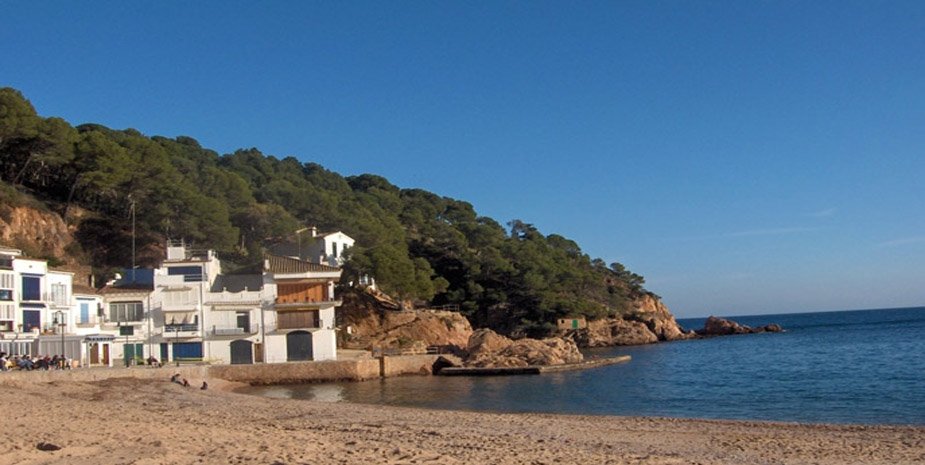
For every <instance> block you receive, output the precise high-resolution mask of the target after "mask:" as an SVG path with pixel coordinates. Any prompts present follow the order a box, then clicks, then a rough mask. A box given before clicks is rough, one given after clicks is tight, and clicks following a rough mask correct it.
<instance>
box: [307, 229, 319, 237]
mask: <svg viewBox="0 0 925 465" xmlns="http://www.w3.org/2000/svg"><path fill="white" fill-rule="evenodd" d="M308 229H309V230H310V231H311V232H312V237H318V227H317V226H312V227H310V228H308Z"/></svg>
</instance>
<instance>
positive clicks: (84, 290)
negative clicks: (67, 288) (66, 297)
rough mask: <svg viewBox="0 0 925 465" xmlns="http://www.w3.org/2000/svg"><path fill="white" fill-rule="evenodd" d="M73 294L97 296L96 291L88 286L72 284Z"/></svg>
mask: <svg viewBox="0 0 925 465" xmlns="http://www.w3.org/2000/svg"><path fill="white" fill-rule="evenodd" d="M73 292H74V294H82V295H97V294H98V292H97V291H96V289H94V288H92V287H90V286H84V285H83V284H74V286H73Z"/></svg>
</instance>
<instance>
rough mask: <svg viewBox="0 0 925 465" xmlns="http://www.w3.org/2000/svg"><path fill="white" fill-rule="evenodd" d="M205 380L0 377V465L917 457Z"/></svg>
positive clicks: (719, 426) (772, 437)
mask: <svg viewBox="0 0 925 465" xmlns="http://www.w3.org/2000/svg"><path fill="white" fill-rule="evenodd" d="M165 373H166V372H165ZM190 381H191V382H192V383H193V384H194V385H198V384H199V383H201V380H190ZM210 383H211V384H212V387H211V388H210V389H209V390H206V391H201V390H199V389H198V388H196V387H193V388H184V387H182V386H179V385H177V384H172V383H170V382H169V381H168V380H167V379H164V380H163V381H160V380H140V379H132V378H114V379H109V380H105V381H98V382H76V381H57V382H52V383H31V382H23V383H16V384H11V385H3V386H0V393H2V396H3V398H4V399H6V402H5V405H4V408H3V414H2V415H0V430H2V431H3V432H4V436H5V438H4V440H3V441H2V442H0V451H2V453H0V464H51V463H62V464H75V465H77V464H188V463H207V464H213V463H214V464H250V463H259V464H328V463H330V464H352V463H382V464H412V463H435V464H438V463H439V464H457V463H459V464H461V463H501V464H553V463H581V464H599V463H609V464H719V463H724V464H848V463H858V464H862V463H863V464H913V463H925V428H921V427H899V426H836V425H802V424H787V423H762V422H738V421H706V420H679V419H662V418H633V417H589V416H568V415H531V414H492V413H473V412H456V411H438V410H421V409H409V408H398V407H382V406H370V405H357V404H345V403H339V404H329V403H318V402H310V401H302V400H283V399H267V398H259V397H254V396H248V395H243V394H237V393H234V392H231V391H230V388H231V387H233V386H232V385H230V384H227V383H223V382H221V381H219V380H214V381H210ZM42 442H45V443H50V444H53V445H55V446H58V447H60V449H59V450H53V451H43V450H39V449H38V448H37V445H38V444H39V443H42Z"/></svg>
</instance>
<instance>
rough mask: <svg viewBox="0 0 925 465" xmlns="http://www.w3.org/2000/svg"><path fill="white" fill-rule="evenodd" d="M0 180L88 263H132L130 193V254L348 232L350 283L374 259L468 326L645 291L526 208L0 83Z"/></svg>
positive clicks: (402, 287) (623, 305)
mask: <svg viewBox="0 0 925 465" xmlns="http://www.w3.org/2000/svg"><path fill="white" fill-rule="evenodd" d="M0 180H2V185H0V200H2V201H3V202H4V203H7V204H15V203H17V202H35V199H37V200H38V201H39V202H40V203H41V204H43V206H44V207H45V208H49V209H51V210H53V211H56V212H58V213H59V214H60V215H61V216H63V217H64V219H65V221H67V222H69V223H70V224H73V225H75V227H76V234H75V237H76V239H77V243H79V245H80V250H76V249H75V250H72V251H71V253H73V254H75V255H78V256H82V257H84V260H85V261H86V262H87V263H88V264H89V265H91V266H92V267H93V269H94V270H95V272H96V273H98V274H106V273H109V272H111V271H112V270H114V269H116V268H118V267H124V266H126V265H128V264H129V263H131V221H130V218H131V209H132V208H133V207H134V209H135V212H136V217H137V231H138V234H137V244H138V250H139V253H138V256H139V259H138V263H139V265H142V266H154V265H156V264H157V262H158V261H159V260H160V259H161V258H162V255H161V253H162V248H163V244H164V242H165V239H167V238H173V239H180V238H182V239H186V240H187V241H192V242H194V243H195V244H196V245H197V246H200V247H209V248H214V249H216V250H218V251H219V254H220V257H221V258H222V259H223V260H224V261H225V262H227V263H229V264H234V265H236V266H238V267H240V268H241V269H246V268H247V267H249V266H254V265H256V264H258V263H260V260H261V258H262V255H263V251H264V247H266V246H267V245H268V244H270V243H273V242H275V241H280V240H291V239H292V237H293V235H294V232H295V231H296V230H298V229H300V228H302V227H304V226H307V225H316V226H318V227H319V228H321V229H323V230H342V231H344V232H345V233H347V234H348V235H350V236H352V237H353V238H354V239H356V241H357V243H356V244H357V245H356V247H354V248H352V249H350V257H349V259H348V262H347V264H346V266H345V272H344V282H349V281H355V280H356V277H357V276H359V275H361V274H364V273H365V274H369V275H371V276H374V277H375V278H376V280H377V282H378V283H379V285H380V286H381V287H382V288H383V290H384V291H385V292H388V293H390V294H392V295H396V296H399V297H401V298H403V299H412V300H417V301H422V302H424V301H426V302H429V303H431V304H433V305H442V304H457V305H459V308H460V311H462V312H463V313H464V314H465V315H466V316H467V317H468V318H469V320H470V321H471V322H472V323H473V325H474V326H476V327H483V326H487V327H491V328H494V329H496V330H499V331H502V332H505V333H509V334H511V333H513V334H528V335H541V334H545V333H546V332H548V331H549V330H550V329H551V328H553V327H554V322H555V318H556V317H560V316H567V315H568V316H578V315H583V316H587V317H589V318H599V317H603V316H609V315H616V314H620V313H622V312H624V311H626V310H627V309H628V307H629V304H630V302H631V301H632V299H634V298H635V297H637V296H639V295H641V294H642V293H644V292H645V290H644V289H643V288H642V285H643V279H642V277H641V276H639V275H637V274H635V273H632V272H630V271H628V270H626V269H625V268H624V267H623V266H622V265H620V264H619V263H613V264H610V265H607V264H606V263H605V262H604V261H603V260H601V259H592V258H591V257H589V256H588V255H587V254H585V253H583V252H582V250H581V248H580V247H579V246H578V244H576V243H575V242H574V241H571V240H569V239H567V238H565V237H562V236H560V235H556V234H551V235H543V234H542V233H540V232H539V231H538V230H537V229H536V228H535V227H533V226H532V225H530V224H528V223H525V222H523V221H520V220H512V221H510V222H508V223H507V226H508V228H507V229H506V228H504V227H503V226H502V225H501V224H500V223H499V222H497V221H495V220H493V219H491V218H488V217H484V216H479V215H478V214H477V213H476V211H475V209H474V208H473V207H472V205H470V204H469V203H467V202H464V201H461V200H455V199H451V198H447V197H441V196H439V195H437V194H434V193H431V192H427V191H424V190H420V189H401V188H399V187H396V186H394V185H392V184H391V183H390V182H389V181H388V180H386V179H385V178H383V177H381V176H376V175H372V174H363V175H359V176H348V177H343V176H341V175H339V174H337V173H334V172H332V171H329V170H326V169H325V168H324V167H322V166H320V165H318V164H315V163H303V162H301V161H299V160H297V159H295V158H293V157H286V158H283V159H278V158H275V157H273V156H268V155H264V154H262V153H261V152H260V151H258V150H257V149H255V148H251V149H246V150H238V151H236V152H234V153H230V154H225V155H219V154H218V153H216V152H215V151H212V150H209V149H206V148H203V147H202V146H200V144H199V143H198V142H197V141H196V140H195V139H193V138H190V137H185V136H181V137H176V138H174V139H170V138H166V137H160V136H152V137H148V136H145V135H144V134H142V133H140V132H139V131H136V130H134V129H125V130H113V129H109V128H106V127H104V126H100V125H97V124H82V125H79V126H76V127H74V126H71V125H70V124H69V123H68V122H66V121H64V120H62V119H60V118H54V117H51V118H43V117H40V116H38V115H37V113H36V111H35V109H34V108H33V107H32V105H31V104H30V103H29V101H28V100H26V99H25V98H24V97H23V96H22V95H21V93H20V92H18V91H16V90H15V89H11V88H2V89H0ZM77 210H79V211H80V214H79V215H75V211H77Z"/></svg>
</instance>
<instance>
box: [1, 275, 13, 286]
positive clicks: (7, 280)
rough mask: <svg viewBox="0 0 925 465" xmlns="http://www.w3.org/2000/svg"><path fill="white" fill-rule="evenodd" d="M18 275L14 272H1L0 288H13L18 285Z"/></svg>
mask: <svg viewBox="0 0 925 465" xmlns="http://www.w3.org/2000/svg"><path fill="white" fill-rule="evenodd" d="M15 282H16V276H15V275H13V273H0V289H13V288H14V287H16V286H15V285H14V284H13V283H15Z"/></svg>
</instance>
